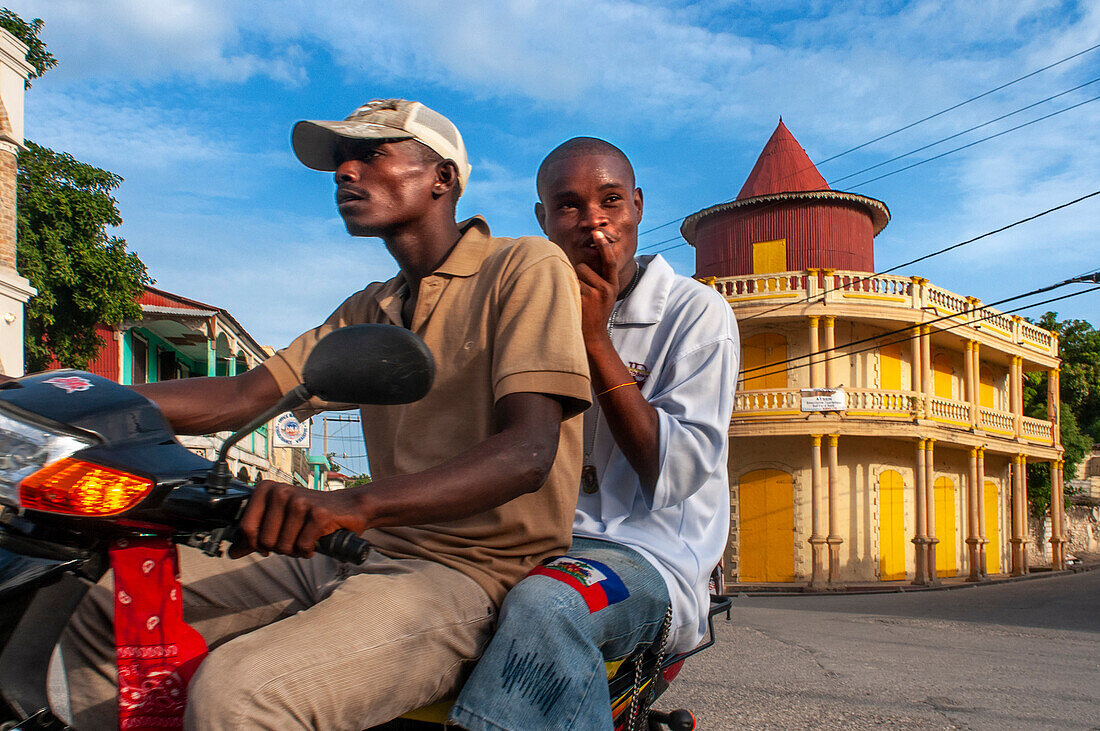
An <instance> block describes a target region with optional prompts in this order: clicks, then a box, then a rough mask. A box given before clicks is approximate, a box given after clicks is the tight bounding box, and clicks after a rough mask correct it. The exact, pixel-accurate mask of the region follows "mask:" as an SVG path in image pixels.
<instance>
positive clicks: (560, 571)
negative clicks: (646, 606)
mask: <svg viewBox="0 0 1100 731" xmlns="http://www.w3.org/2000/svg"><path fill="white" fill-rule="evenodd" d="M528 575H529V576H546V577H548V578H551V579H556V580H558V581H561V582H563V583H565V584H568V585H569V586H571V587H573V588H574V589H576V591H577V593H578V594H580V595H581V598H582V599H584V603H585V604H587V605H588V613H589V614H592V613H593V612H598V611H600V610H601V609H603V608H604V607H607V606H610V605H612V604H618V603H619V602H621V601H622V600H624V599H626V598H627V597H628V596H630V592H629V591H627V588H626V584H624V583H623V581H622V579H620V578H619V577H618V575H616V573H615V572H614V571H612V570H611V569H610V568H608V567H607V566H606V565H605V564H602V563H600V562H599V561H592V560H591V559H582V558H573V557H572V556H561V557H559V558H556V559H554V560H553V561H550V562H549V563H546V564H543V565H542V566H538V567H536V568H535V569H533V570H532V571H531V573H530V574H528Z"/></svg>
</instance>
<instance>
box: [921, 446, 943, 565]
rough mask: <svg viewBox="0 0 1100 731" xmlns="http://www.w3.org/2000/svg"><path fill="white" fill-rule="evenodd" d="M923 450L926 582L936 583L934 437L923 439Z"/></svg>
mask: <svg viewBox="0 0 1100 731" xmlns="http://www.w3.org/2000/svg"><path fill="white" fill-rule="evenodd" d="M925 444H926V446H925V451H924V496H925V497H924V502H925V508H926V509H925V517H926V520H927V521H928V583H929V585H932V586H934V585H936V584H938V583H940V577H939V575H938V574H937V573H936V544H937V543H939V542H940V539H939V538H937V537H936V468H935V464H934V463H933V447H934V445H935V444H936V440H935V439H927V440H925Z"/></svg>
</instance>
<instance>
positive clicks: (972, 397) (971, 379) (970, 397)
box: [963, 340, 978, 426]
mask: <svg viewBox="0 0 1100 731" xmlns="http://www.w3.org/2000/svg"><path fill="white" fill-rule="evenodd" d="M975 345H977V343H975V342H974V341H973V340H967V341H966V352H965V353H963V356H964V357H963V380H964V381H965V386H966V388H965V390H966V403H967V404H968V405H969V406H970V409H969V411H970V425H971V426H974V425H975V424H977V423H978V413H977V411H978V406H977V404H978V395H977V394H976V393H975V391H977V388H976V386H975V385H974V384H975V382H976V381H977V376H976V375H975V373H974V346H975Z"/></svg>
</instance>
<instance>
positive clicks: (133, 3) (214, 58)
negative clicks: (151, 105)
mask: <svg viewBox="0 0 1100 731" xmlns="http://www.w3.org/2000/svg"><path fill="white" fill-rule="evenodd" d="M9 6H10V7H11V8H12V9H13V10H15V11H16V12H18V13H20V14H21V15H23V16H24V17H28V18H29V17H36V15H38V14H41V15H46V16H47V24H46V28H45V31H44V39H45V40H46V42H47V44H48V45H49V47H50V49H51V51H52V52H53V53H54V55H55V56H57V57H58V60H59V61H60V64H59V66H58V68H57V69H55V70H54V71H51V75H56V76H57V77H59V78H62V79H81V78H116V79H128V80H135V79H136V80H150V79H158V78H165V77H179V78H181V79H183V80H188V79H190V80H194V81H198V82H206V81H223V82H240V81H245V80H247V79H249V78H252V77H254V76H267V77H270V78H272V79H274V80H276V81H281V82H284V83H288V84H297V83H301V82H302V81H304V80H305V77H304V73H303V70H302V64H301V61H302V53H301V49H299V48H297V47H296V46H293V45H291V46H289V47H284V48H278V49H273V48H265V49H262V50H256V51H248V50H244V49H243V48H242V45H243V44H244V43H245V42H246V41H247V40H248V39H247V38H246V37H244V36H243V35H242V33H241V32H240V28H247V27H249V25H248V23H247V22H246V21H247V19H248V17H249V14H250V12H252V13H256V12H258V13H261V14H262V13H263V12H265V8H266V4H251V7H245V6H243V5H238V6H235V7H234V6H233V5H232V4H230V3H221V2H216V1H214V0H100V1H97V2H86V1H85V0H53V2H51V3H50V4H49V5H48V7H43V6H42V5H41V4H39V3H31V2H27V1H25V0H18V1H16V2H12V3H9ZM234 11H235V12H234Z"/></svg>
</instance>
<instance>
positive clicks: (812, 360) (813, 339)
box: [807, 275, 821, 388]
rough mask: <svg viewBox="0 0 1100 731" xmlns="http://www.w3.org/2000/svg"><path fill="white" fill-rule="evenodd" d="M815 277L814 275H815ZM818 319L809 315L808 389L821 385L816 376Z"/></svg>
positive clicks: (818, 344) (819, 343) (818, 348)
mask: <svg viewBox="0 0 1100 731" xmlns="http://www.w3.org/2000/svg"><path fill="white" fill-rule="evenodd" d="M815 277H816V275H815ZM819 319H820V318H819V317H818V316H817V315H810V317H809V321H810V330H809V333H810V357H809V359H808V360H809V364H810V365H809V375H810V377H809V378H808V379H807V382H808V383H809V386H810V388H817V387H819V386H820V385H821V378H820V376H819V375H818V372H817V368H818V360H819V359H818V352H819V351H820V350H821V341H820V340H819V338H818V327H817V322H818V320H819Z"/></svg>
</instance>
